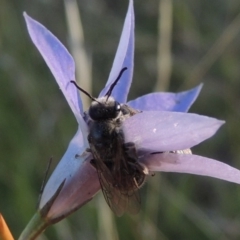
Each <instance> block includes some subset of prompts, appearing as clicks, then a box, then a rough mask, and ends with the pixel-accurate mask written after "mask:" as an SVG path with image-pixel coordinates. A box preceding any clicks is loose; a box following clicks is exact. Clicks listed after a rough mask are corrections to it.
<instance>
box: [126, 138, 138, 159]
mask: <svg viewBox="0 0 240 240" xmlns="http://www.w3.org/2000/svg"><path fill="white" fill-rule="evenodd" d="M123 148H124V151H125V153H126V154H127V156H128V158H130V159H131V160H133V162H134V163H135V162H137V160H138V156H137V150H136V147H135V144H134V143H133V142H128V143H124V144H123Z"/></svg>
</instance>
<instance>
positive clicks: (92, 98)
mask: <svg viewBox="0 0 240 240" xmlns="http://www.w3.org/2000/svg"><path fill="white" fill-rule="evenodd" d="M70 82H71V83H73V84H74V85H75V87H76V88H77V89H78V90H80V91H81V92H83V93H84V94H86V95H87V96H88V97H89V98H90V99H91V100H93V101H95V102H98V101H97V99H96V98H94V97H93V96H92V95H91V94H90V93H88V92H87V91H85V90H83V89H82V88H81V87H79V86H78V85H77V83H76V82H75V81H73V80H71V81H70ZM98 103H100V102H98ZM100 104H101V103H100Z"/></svg>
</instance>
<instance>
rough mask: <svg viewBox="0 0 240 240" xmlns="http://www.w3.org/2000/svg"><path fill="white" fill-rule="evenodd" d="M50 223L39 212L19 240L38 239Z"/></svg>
mask: <svg viewBox="0 0 240 240" xmlns="http://www.w3.org/2000/svg"><path fill="white" fill-rule="evenodd" d="M48 226H49V223H48V222H47V221H46V220H45V219H43V218H42V217H41V215H40V213H39V212H37V213H36V214H35V215H34V216H33V217H32V219H31V220H30V222H29V223H28V225H27V226H26V227H25V229H24V230H23V232H22V233H21V235H20V237H19V239H18V240H34V239H36V237H38V236H39V235H40V234H41V233H42V232H43V231H44V230H45V229H46V228H47V227H48Z"/></svg>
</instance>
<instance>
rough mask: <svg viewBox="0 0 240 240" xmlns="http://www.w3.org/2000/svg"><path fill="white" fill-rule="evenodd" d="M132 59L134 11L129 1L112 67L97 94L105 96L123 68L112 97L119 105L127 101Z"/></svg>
mask: <svg viewBox="0 0 240 240" xmlns="http://www.w3.org/2000/svg"><path fill="white" fill-rule="evenodd" d="M133 58H134V11H133V1H132V0H130V1H129V6H128V11H127V15H126V18H125V22H124V27H123V31H122V35H121V39H120V42H119V45H118V49H117V53H116V56H115V59H114V62H113V66H112V69H111V72H110V75H109V78H108V81H107V83H106V85H105V87H104V89H103V90H102V91H101V93H100V94H99V97H102V96H104V95H105V94H106V92H107V91H108V89H109V87H110V86H111V84H112V83H113V82H114V81H115V80H116V78H117V77H118V75H119V73H120V71H121V70H122V68H123V67H127V68H128V69H127V70H126V71H125V72H124V73H123V75H122V77H121V79H120V80H119V81H118V83H117V85H116V86H115V88H114V90H113V92H112V96H113V97H114V98H115V99H116V100H117V101H118V102H120V103H125V102H126V101H127V95H128V92H129V88H130V86H131V82H132V75H133Z"/></svg>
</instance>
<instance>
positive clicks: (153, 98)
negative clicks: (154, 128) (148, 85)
mask: <svg viewBox="0 0 240 240" xmlns="http://www.w3.org/2000/svg"><path fill="white" fill-rule="evenodd" d="M202 86H203V84H200V85H199V86H197V87H195V88H193V89H191V90H189V91H185V92H180V93H167V92H162V93H150V94H147V95H144V96H142V97H139V98H137V99H135V100H132V101H130V102H128V105H129V106H131V107H133V108H135V109H139V110H142V111H171V112H187V111H188V110H189V108H190V107H191V106H192V104H193V103H194V102H195V100H196V98H197V97H198V94H199V92H200V91H201V89H202Z"/></svg>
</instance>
